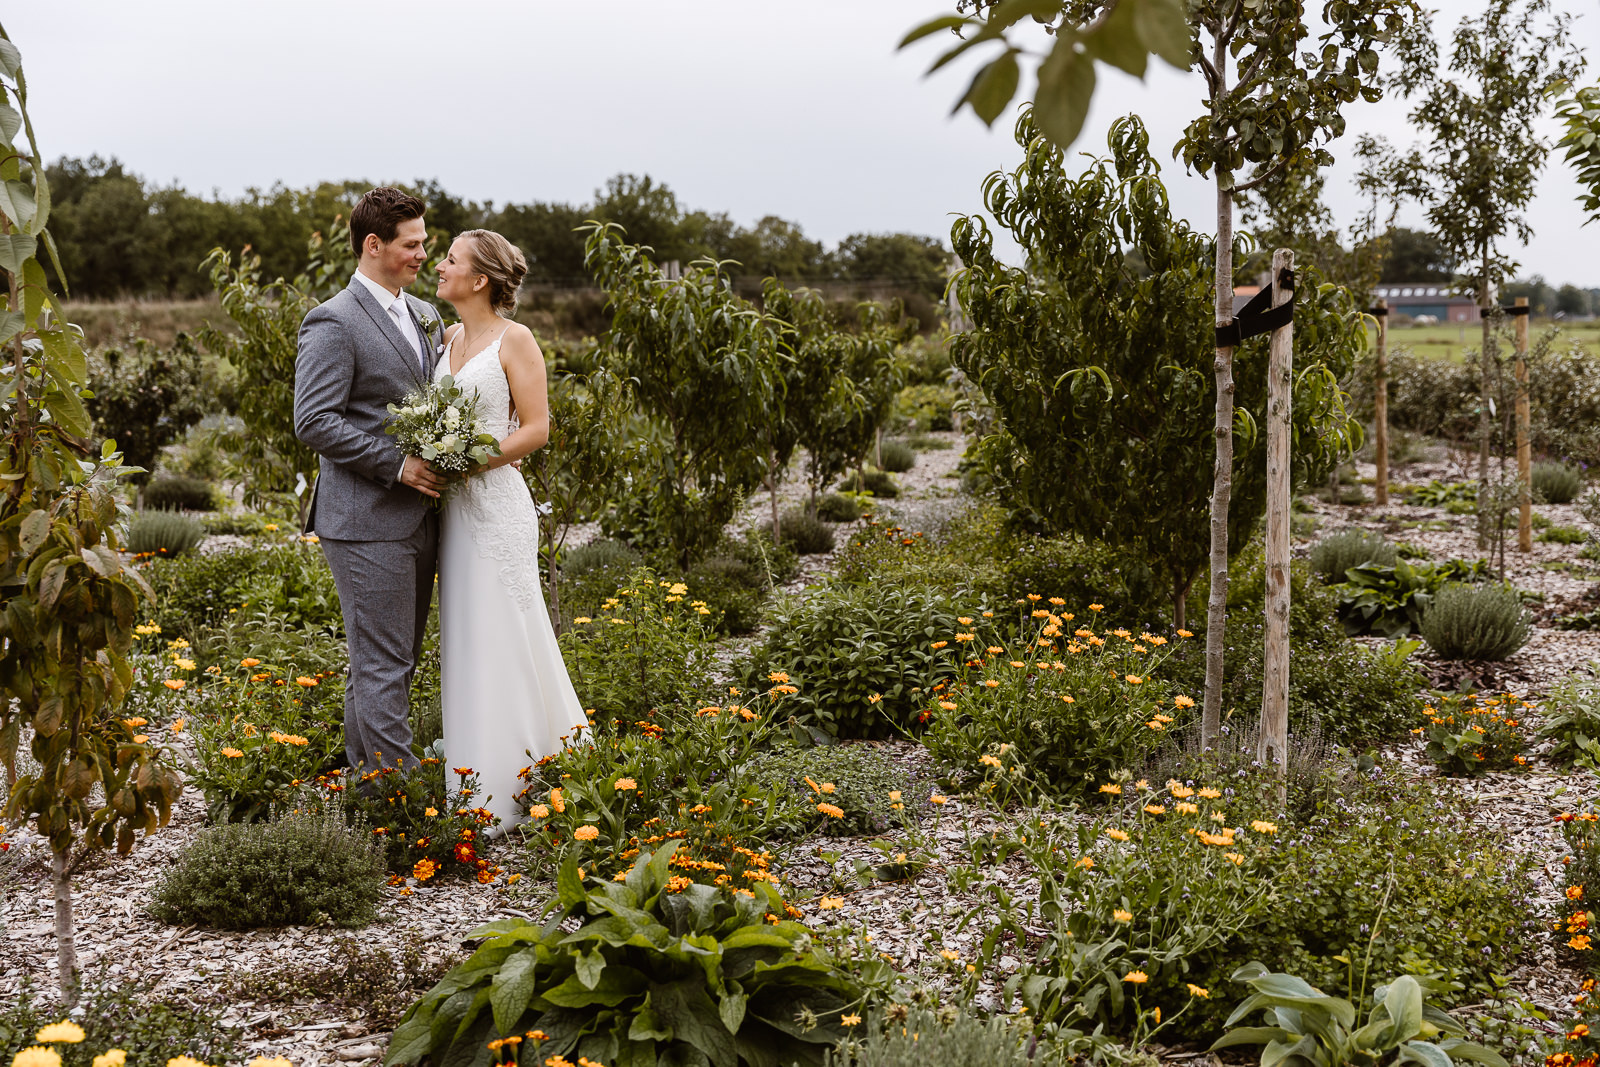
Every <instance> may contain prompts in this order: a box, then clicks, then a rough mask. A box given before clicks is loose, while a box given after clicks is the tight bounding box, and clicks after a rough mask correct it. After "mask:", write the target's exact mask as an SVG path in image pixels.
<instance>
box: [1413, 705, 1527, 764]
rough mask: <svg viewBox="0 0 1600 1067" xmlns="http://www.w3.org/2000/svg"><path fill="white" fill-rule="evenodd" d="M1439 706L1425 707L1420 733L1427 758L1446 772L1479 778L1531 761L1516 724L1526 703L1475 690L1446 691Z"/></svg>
mask: <svg viewBox="0 0 1600 1067" xmlns="http://www.w3.org/2000/svg"><path fill="white" fill-rule="evenodd" d="M1437 699H1438V705H1437V706H1432V705H1430V706H1428V707H1426V708H1424V709H1423V713H1424V714H1425V715H1427V717H1428V721H1427V722H1426V723H1424V724H1423V725H1422V727H1421V728H1420V729H1421V733H1422V735H1423V737H1424V738H1425V739H1426V741H1427V753H1428V758H1429V759H1431V760H1433V762H1434V765H1435V766H1437V767H1438V768H1439V770H1440V771H1441V772H1443V773H1444V774H1447V775H1450V776H1452V777H1456V778H1476V777H1478V776H1479V775H1482V774H1488V773H1489V772H1491V771H1504V770H1509V769H1511V768H1513V767H1520V766H1522V765H1523V764H1525V763H1527V760H1526V759H1524V758H1523V756H1522V750H1523V748H1524V745H1525V742H1524V740H1523V736H1522V733H1521V731H1519V730H1518V726H1520V725H1521V721H1520V717H1521V715H1522V710H1521V709H1522V708H1524V707H1526V706H1527V705H1526V704H1525V703H1524V702H1523V701H1522V700H1521V699H1520V698H1519V697H1515V696H1512V695H1511V694H1510V693H1506V694H1504V695H1502V696H1498V697H1481V696H1479V695H1478V694H1476V693H1443V694H1440V695H1439V696H1438V698H1437Z"/></svg>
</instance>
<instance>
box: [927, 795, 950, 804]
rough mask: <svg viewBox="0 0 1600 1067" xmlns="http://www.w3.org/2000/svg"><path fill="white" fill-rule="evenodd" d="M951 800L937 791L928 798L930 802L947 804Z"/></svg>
mask: <svg viewBox="0 0 1600 1067" xmlns="http://www.w3.org/2000/svg"><path fill="white" fill-rule="evenodd" d="M949 801H950V798H949V797H947V796H941V795H939V794H938V793H935V794H933V796H931V797H929V798H928V803H929V804H947V803H949Z"/></svg>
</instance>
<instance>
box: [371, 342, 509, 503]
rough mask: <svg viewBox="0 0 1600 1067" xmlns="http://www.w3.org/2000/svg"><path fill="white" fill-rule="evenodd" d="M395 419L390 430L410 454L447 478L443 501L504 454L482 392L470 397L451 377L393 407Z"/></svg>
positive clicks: (409, 396)
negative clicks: (487, 419) (489, 425)
mask: <svg viewBox="0 0 1600 1067" xmlns="http://www.w3.org/2000/svg"><path fill="white" fill-rule="evenodd" d="M389 414H390V415H393V416H394V418H393V419H391V420H390V421H389V424H388V425H387V426H386V427H385V428H384V429H385V431H386V432H388V433H391V434H393V435H394V438H395V443H396V444H397V445H399V446H400V451H401V452H402V453H404V454H405V455H407V456H416V457H417V458H418V459H421V460H424V461H426V462H427V463H428V464H430V465H431V466H432V467H433V469H434V470H436V471H438V472H439V473H440V474H442V475H444V476H445V479H446V485H445V488H444V490H443V492H441V493H440V495H439V498H438V499H439V502H440V503H442V502H443V501H444V499H445V498H446V497H447V496H448V495H449V493H450V490H451V489H452V488H454V486H455V485H457V484H459V483H460V482H461V481H462V480H463V479H465V478H466V476H467V475H469V474H472V473H474V472H475V471H477V470H479V469H481V468H482V467H483V466H485V465H486V464H487V463H488V462H489V460H490V458H491V457H493V456H498V455H499V454H500V442H499V441H497V440H496V439H495V437H494V435H493V434H489V433H485V432H484V429H483V419H482V417H481V416H480V415H479V413H478V394H477V393H476V392H473V393H466V392H463V391H462V390H461V389H460V387H458V386H457V385H456V383H455V379H454V378H452V377H451V376H450V375H448V374H447V375H445V376H444V377H442V378H440V379H439V380H438V381H436V382H432V383H430V384H428V385H426V386H424V387H422V388H421V389H417V390H414V391H413V392H411V393H409V394H407V395H406V397H405V399H404V400H402V401H401V402H400V403H399V404H390V405H389Z"/></svg>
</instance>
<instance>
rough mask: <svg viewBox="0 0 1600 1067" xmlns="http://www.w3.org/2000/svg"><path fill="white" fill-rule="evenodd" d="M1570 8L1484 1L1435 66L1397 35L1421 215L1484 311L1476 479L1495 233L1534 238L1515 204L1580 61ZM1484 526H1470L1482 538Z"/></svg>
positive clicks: (1502, 268)
mask: <svg viewBox="0 0 1600 1067" xmlns="http://www.w3.org/2000/svg"><path fill="white" fill-rule="evenodd" d="M1571 24H1572V18H1571V16H1570V15H1568V14H1566V13H1564V12H1553V11H1552V10H1551V7H1550V4H1549V0H1488V3H1487V4H1486V5H1485V6H1484V8H1483V10H1482V13H1481V14H1479V15H1476V16H1471V17H1468V18H1465V19H1462V20H1461V22H1460V24H1459V25H1457V27H1456V31H1455V34H1454V35H1453V36H1452V38H1451V43H1450V62H1449V66H1448V68H1447V70H1444V71H1441V69H1440V63H1439V45H1438V42H1437V41H1435V40H1434V38H1433V35H1432V34H1431V33H1429V32H1427V31H1426V30H1421V31H1420V32H1417V33H1414V34H1411V35H1408V36H1407V37H1405V38H1404V39H1403V42H1402V44H1403V48H1402V56H1403V59H1404V65H1403V66H1402V68H1401V70H1400V72H1399V74H1398V75H1397V76H1396V78H1395V79H1394V80H1395V84H1396V86H1397V87H1398V88H1399V89H1400V90H1401V91H1402V92H1403V93H1404V94H1405V95H1406V96H1407V97H1416V98H1417V106H1416V107H1415V108H1414V109H1413V110H1412V112H1411V121H1412V124H1413V125H1414V126H1415V127H1416V128H1417V129H1418V130H1420V131H1421V132H1422V134H1423V137H1424V144H1425V149H1424V157H1425V160H1426V163H1427V170H1426V176H1427V179H1428V184H1429V189H1428V201H1429V203H1428V221H1429V223H1430V224H1431V225H1432V227H1433V230H1434V232H1435V233H1436V234H1438V236H1439V239H1440V241H1441V242H1442V243H1443V245H1444V246H1445V248H1446V249H1447V250H1448V252H1449V255H1450V257H1451V258H1452V259H1453V260H1454V261H1455V262H1456V263H1458V264H1463V265H1465V264H1469V263H1470V264H1472V265H1473V266H1474V267H1475V268H1476V270H1477V273H1476V277H1474V278H1473V279H1472V284H1473V287H1474V288H1475V289H1476V291H1477V296H1478V307H1479V309H1480V311H1481V313H1482V317H1483V343H1482V347H1481V350H1480V351H1479V354H1478V355H1479V370H1480V385H1481V388H1482V393H1483V398H1484V402H1483V404H1482V405H1481V407H1480V412H1479V419H1478V481H1479V483H1480V485H1483V486H1486V485H1487V482H1488V478H1489V434H1490V416H1489V407H1488V398H1489V396H1490V394H1491V392H1492V389H1493V383H1492V381H1491V375H1492V373H1493V368H1494V365H1495V352H1494V344H1495V341H1494V322H1493V316H1492V311H1493V308H1494V307H1495V301H1496V299H1497V293H1496V290H1497V288H1498V286H1499V284H1500V283H1501V281H1503V280H1504V279H1505V278H1506V277H1507V276H1508V275H1509V274H1510V272H1511V271H1513V270H1515V269H1516V264H1515V263H1514V262H1513V261H1512V260H1511V259H1510V258H1509V257H1508V256H1507V255H1506V253H1505V251H1504V248H1503V243H1504V242H1505V240H1506V239H1507V238H1508V237H1511V236H1513V235H1515V236H1516V237H1517V238H1518V239H1519V240H1522V241H1527V240H1528V239H1529V238H1530V237H1531V236H1532V230H1531V229H1530V228H1529V226H1528V222H1527V219H1526V218H1525V217H1524V215H1523V212H1524V211H1525V210H1526V209H1527V206H1528V204H1529V202H1531V201H1532V199H1533V194H1534V186H1535V182H1536V181H1537V179H1538V176H1539V172H1540V170H1541V169H1542V168H1543V167H1544V162H1545V159H1546V157H1547V155H1548V154H1549V151H1550V144H1549V143H1548V142H1547V141H1546V140H1545V139H1544V137H1542V136H1541V135H1540V134H1539V132H1538V130H1537V126H1538V122H1539V120H1540V119H1541V118H1542V117H1543V115H1544V113H1545V108H1546V107H1547V106H1548V105H1549V101H1548V97H1549V94H1550V93H1551V92H1552V91H1553V90H1556V89H1558V88H1559V87H1560V86H1562V85H1565V84H1568V83H1570V82H1571V81H1572V80H1573V79H1574V78H1576V77H1577V76H1578V74H1579V73H1580V72H1581V71H1582V69H1583V66H1584V60H1583V57H1582V55H1581V53H1580V52H1579V51H1578V49H1577V47H1576V46H1575V45H1574V44H1573V42H1572V38H1571ZM1487 536H1488V531H1487V529H1484V528H1481V527H1480V530H1479V538H1480V543H1486V541H1485V539H1486V538H1487Z"/></svg>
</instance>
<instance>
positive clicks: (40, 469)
mask: <svg viewBox="0 0 1600 1067" xmlns="http://www.w3.org/2000/svg"><path fill="white" fill-rule="evenodd" d="M27 100H28V89H27V82H26V80H25V79H24V77H23V74H22V59H21V56H20V54H19V53H18V51H17V49H16V46H14V45H13V44H12V43H11V39H10V37H9V36H7V35H6V32H5V30H4V29H3V28H0V140H3V141H4V152H3V155H0V272H3V278H4V282H5V284H6V307H5V314H4V315H3V316H0V345H4V347H5V349H6V352H7V355H8V356H9V357H10V361H11V362H10V367H9V370H10V372H11V374H12V378H11V381H10V384H9V387H8V388H7V389H6V390H5V393H4V395H3V397H0V410H3V412H4V416H5V420H6V433H5V437H4V442H3V445H0V481H3V483H4V486H5V488H4V490H3V491H0V689H3V691H0V761H3V762H4V764H5V769H6V777H7V780H8V782H9V785H10V789H9V796H8V798H7V801H6V805H5V809H4V812H3V813H0V817H3V818H4V819H5V820H6V821H7V822H11V821H13V820H16V819H23V820H31V821H32V822H33V824H34V826H35V827H36V828H37V829H38V831H39V833H40V834H41V835H42V836H43V837H45V838H46V840H47V841H48V842H49V845H50V852H51V881H52V884H53V888H54V897H55V927H56V959H57V963H58V967H59V978H60V983H61V995H62V999H63V1000H64V1001H65V1002H66V1004H67V1005H68V1006H72V1005H75V1004H76V1003H77V996H78V990H77V950H76V947H75V942H74V930H73V914H72V874H73V872H74V870H75V869H76V868H77V867H78V866H79V865H80V864H81V863H82V862H83V861H84V859H85V858H86V857H87V856H89V855H90V854H92V853H94V852H95V851H97V850H99V849H103V848H109V847H112V846H115V847H116V849H117V851H118V852H120V853H127V852H128V851H129V850H131V849H132V848H133V846H134V843H135V839H136V835H137V833H138V832H139V831H141V830H142V831H143V832H144V833H145V835H146V836H148V835H149V834H150V833H152V832H153V831H154V830H155V829H156V828H157V827H159V826H164V825H165V824H166V822H167V819H168V818H169V817H170V816H171V814H172V805H173V802H174V801H175V799H176V798H177V795H178V790H179V782H178V776H177V774H176V773H175V771H174V770H173V769H172V767H171V766H170V765H169V764H168V763H166V762H164V760H163V758H162V757H163V755H164V753H163V752H162V750H161V748H160V746H159V745H156V744H154V743H152V742H151V740H150V738H149V737H147V736H146V735H144V734H140V733H138V732H137V731H136V729H135V725H134V724H136V722H137V720H131V721H130V720H125V719H122V718H120V717H119V716H118V715H117V709H118V708H119V707H120V706H121V704H122V701H123V698H124V697H125V696H126V695H127V692H128V690H129V688H130V687H131V685H132V683H133V668H132V667H131V665H130V664H129V661H128V654H129V650H130V649H131V647H132V644H133V637H134V633H133V630H134V626H135V625H136V623H137V610H138V602H139V598H140V597H141V596H149V595H150V590H149V587H148V586H147V585H145V583H144V581H143V579H142V578H140V577H139V576H138V574H137V573H136V572H134V571H132V570H131V569H129V568H127V567H126V566H125V565H124V564H123V562H122V558H121V556H120V555H119V554H118V551H117V549H118V543H117V536H116V527H117V524H118V523H119V521H120V520H121V518H122V515H121V514H120V510H121V509H120V507H119V504H118V501H117V497H116V492H115V490H116V485H117V482H118V481H119V480H120V479H121V478H122V477H124V476H125V475H126V474H128V473H129V470H128V468H125V467H123V466H122V464H121V457H120V456H118V454H117V452H116V448H115V444H114V443H113V442H110V441H108V442H106V445H105V447H104V448H103V449H102V450H101V452H100V454H99V455H98V456H96V455H94V454H93V453H91V452H90V450H89V448H88V443H87V441H86V440H85V438H86V437H87V435H88V434H89V433H90V430H91V423H90V418H89V413H88V412H87V411H86V410H85V409H84V406H83V401H82V398H81V393H82V392H83V390H84V388H85V385H86V383H87V379H88V367H87V364H86V361H85V358H84V353H83V349H82V348H81V347H80V345H79V341H78V333H77V331H76V330H75V328H74V327H72V326H71V325H70V324H69V323H68V322H67V321H66V319H65V318H64V317H63V309H62V306H61V301H60V298H58V297H57V296H56V294H55V293H54V292H52V291H51V289H50V286H49V284H48V282H47V279H46V277H45V268H44V265H43V261H42V259H41V256H47V257H48V259H49V261H50V263H51V265H52V267H53V269H54V271H55V274H56V276H57V277H62V276H63V272H62V270H61V264H60V261H59V257H57V255H56V252H55V245H54V243H53V242H52V241H51V238H50V232H49V230H48V229H47V228H46V223H47V221H48V220H49V216H50V190H49V184H48V180H47V178H46V176H45V171H44V166H43V161H42V159H41V157H40V155H39V148H38V145H37V143H36V142H35V140H34V134H33V126H32V123H31V122H30V121H29V120H28V111H27ZM24 132H25V134H26V139H25V140H23V141H20V142H19V140H18V134H20V133H24ZM24 730H26V731H28V732H29V734H30V735H31V740H30V746H29V750H30V754H31V755H32V757H33V760H34V762H35V763H36V764H37V769H36V770H33V771H32V772H30V773H28V774H24V775H22V776H20V777H19V776H18V774H17V750H18V748H19V746H20V745H21V743H22V738H23V733H24ZM96 787H98V792H96ZM75 847H76V849H77V853H78V855H77V858H76V859H75V858H74V856H73V852H74V848H75Z"/></svg>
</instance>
